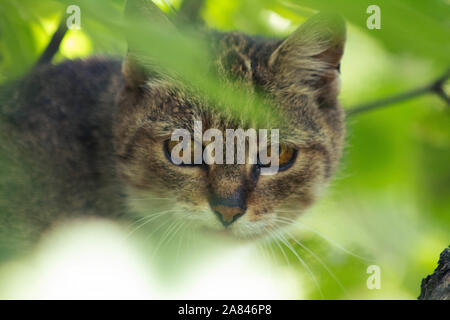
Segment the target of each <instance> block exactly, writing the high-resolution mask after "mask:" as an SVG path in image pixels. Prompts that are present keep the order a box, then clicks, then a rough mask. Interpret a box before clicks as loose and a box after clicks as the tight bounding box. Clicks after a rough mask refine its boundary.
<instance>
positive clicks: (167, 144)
mask: <svg viewBox="0 0 450 320" xmlns="http://www.w3.org/2000/svg"><path fill="white" fill-rule="evenodd" d="M180 143H181V142H179V141H172V140H167V141H166V142H165V143H164V151H165V154H166V157H167V159H169V161H170V162H172V163H173V164H175V165H179V166H193V165H194V141H191V148H190V155H189V156H190V159H191V161H190V163H181V164H176V163H174V162H173V160H172V150H173V149H174V148H175V146H177V145H178V144H180ZM184 152H185V151H184V150H183V149H181V148H180V152H179V154H178V155H179V157H180V158H181V159H183V158H184Z"/></svg>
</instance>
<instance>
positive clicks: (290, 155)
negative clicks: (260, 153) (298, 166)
mask: <svg viewBox="0 0 450 320" xmlns="http://www.w3.org/2000/svg"><path fill="white" fill-rule="evenodd" d="M279 152H280V153H279V158H278V159H279V160H278V161H279V162H278V165H279V169H278V171H284V170H287V169H289V168H290V167H291V166H292V165H293V164H294V162H295V159H296V158H297V153H298V151H297V150H296V149H294V148H292V147H290V146H287V145H284V144H281V145H280V149H279ZM271 153H272V152H271V148H270V146H269V147H268V148H267V156H268V157H270V156H271ZM260 166H262V167H269V166H270V164H267V165H260Z"/></svg>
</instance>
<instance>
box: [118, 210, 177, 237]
mask: <svg viewBox="0 0 450 320" xmlns="http://www.w3.org/2000/svg"><path fill="white" fill-rule="evenodd" d="M170 211H171V210H166V211H162V212H158V213H155V214H152V215H151V216H149V217H144V218H141V219H139V220H138V221H137V222H135V223H133V224H136V223H138V222H139V221H142V220H146V221H145V222H143V223H141V224H140V225H139V226H137V227H136V228H134V229H133V230H132V231H131V232H130V233H129V234H128V235H127V236H126V238H127V239H128V238H130V237H131V236H132V235H133V234H134V233H135V232H136V231H138V230H139V229H141V228H142V227H144V226H145V225H146V224H148V223H150V222H152V221H154V220H156V219H158V218H160V217H162V216H165V215H166V214H167V213H168V212H170ZM133 224H132V225H133Z"/></svg>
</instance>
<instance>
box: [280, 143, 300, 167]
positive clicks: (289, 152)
mask: <svg viewBox="0 0 450 320" xmlns="http://www.w3.org/2000/svg"><path fill="white" fill-rule="evenodd" d="M296 155H297V150H295V149H294V148H291V147H288V146H286V145H280V160H279V164H280V169H281V168H284V169H287V168H285V167H286V166H288V165H289V166H290V165H292V163H293V162H294V160H295V157H296Z"/></svg>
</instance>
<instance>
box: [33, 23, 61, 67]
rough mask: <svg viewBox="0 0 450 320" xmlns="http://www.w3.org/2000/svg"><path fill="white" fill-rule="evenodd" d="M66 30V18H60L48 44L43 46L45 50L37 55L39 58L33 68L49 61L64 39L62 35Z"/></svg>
mask: <svg viewBox="0 0 450 320" xmlns="http://www.w3.org/2000/svg"><path fill="white" fill-rule="evenodd" d="M66 32H67V24H66V19H64V18H62V19H61V22H60V23H59V26H58V29H57V30H56V32H55V33H54V34H53V36H52V39H51V40H50V42H49V44H48V45H47V48H45V51H44V52H43V53H42V54H41V56H40V57H39V60H38V61H37V62H36V64H35V68H36V67H38V66H41V65H44V64H47V63H50V62H51V61H52V59H53V56H54V55H55V54H56V53H57V52H58V50H59V46H60V44H61V42H62V40H63V39H64V36H65V35H66Z"/></svg>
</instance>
